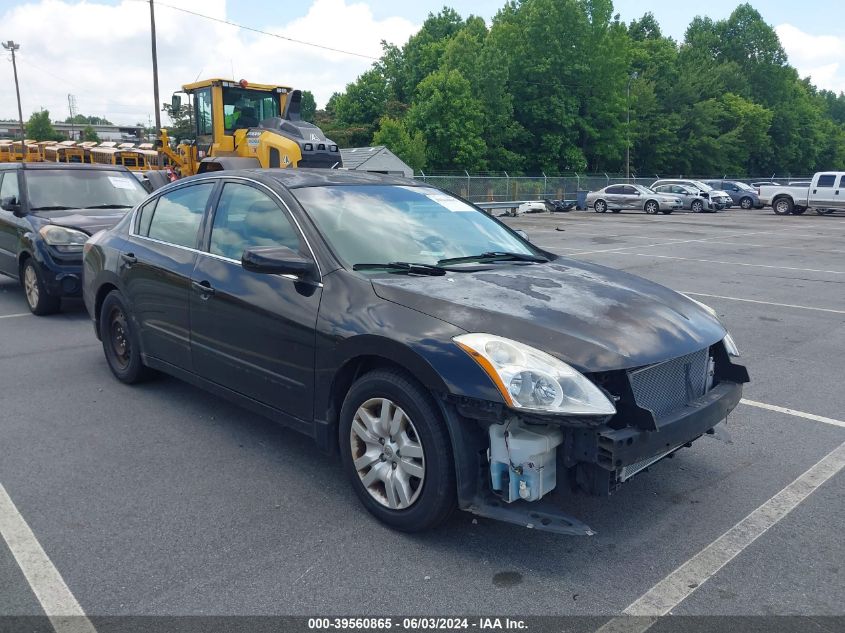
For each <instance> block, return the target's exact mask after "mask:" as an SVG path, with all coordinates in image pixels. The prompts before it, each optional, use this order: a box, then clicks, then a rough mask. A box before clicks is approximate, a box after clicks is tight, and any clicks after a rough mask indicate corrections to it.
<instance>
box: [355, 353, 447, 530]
mask: <svg viewBox="0 0 845 633" xmlns="http://www.w3.org/2000/svg"><path fill="white" fill-rule="evenodd" d="M385 407H386V409H385ZM397 420H398V421H397ZM338 440H339V444H340V455H341V460H342V461H343V467H344V469H345V470H346V472H347V475H348V476H349V479H350V481H351V483H352V488H353V489H354V490H355V494H356V495H358V498H359V499H360V501H361V503H362V504H363V505H364V507H365V508H366V509H367V510H368V511H369V512H370V513H371V514H372V515H373V516H375V517H376V518H377V519H378V520H379V521H381V522H382V523H385V524H387V525H389V526H390V527H392V528H394V529H396V530H400V531H402V532H422V531H424V530H429V529H432V528H434V527H436V526H438V525H440V524H441V523H443V522H444V521H445V520H446V519H447V518H448V517H449V515H450V514H451V513H452V511H453V510H454V509H455V506H456V483H455V462H454V458H453V457H452V444H451V441H450V439H449V433H448V431H447V430H446V424H445V422H444V421H443V419H442V416H441V415H440V412H439V410H438V409H437V406H436V405H435V404H434V402H433V401H432V398H431V395H430V394H429V393H428V392H427V391H426V390H425V389H423V388H422V387H421V386H419V385H418V384H417V383H416V381H414V380H413V379H412V378H410V377H409V376H406V375H405V374H404V373H401V372H399V371H396V370H388V369H379V370H375V371H372V372H370V373H367V374H364V375H363V376H361V377H360V378H359V379H358V380H356V381H355V383H354V384H353V385H352V387H351V388H350V389H349V392H348V393H347V394H346V398H345V399H344V401H343V407H342V408H341V411H340V424H339V425H338ZM403 453H404V454H403ZM415 473H416V474H415Z"/></svg>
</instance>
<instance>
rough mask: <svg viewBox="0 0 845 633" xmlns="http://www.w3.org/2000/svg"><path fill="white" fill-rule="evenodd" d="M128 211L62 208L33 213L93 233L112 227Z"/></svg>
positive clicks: (61, 224)
mask: <svg viewBox="0 0 845 633" xmlns="http://www.w3.org/2000/svg"><path fill="white" fill-rule="evenodd" d="M128 211H129V209H62V210H60V211H35V212H33V215H34V216H36V217H37V218H39V219H40V220H41V221H43V222H46V223H49V224H58V225H59V226H64V227H67V228H69V229H79V230H80V231H85V232H86V233H88V234H89V235H93V234H94V233H96V232H97V231H102V230H103V229H110V228H111V227H113V226H114V225H115V224H117V223H118V222H120V220H121V219H122V218H123V216H125V215H126V213H127V212H128Z"/></svg>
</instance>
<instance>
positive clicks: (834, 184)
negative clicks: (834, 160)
mask: <svg viewBox="0 0 845 633" xmlns="http://www.w3.org/2000/svg"><path fill="white" fill-rule="evenodd" d="M758 193H759V197H760V202H761V203H763V204H764V205H772V209H774V212H775V213H777V214H778V215H788V214H790V213H793V214H795V215H800V214H801V213H804V211H806V210H807V209H810V208H812V209H815V210H816V213H818V214H819V215H824V214H826V213H832V212H834V211H845V171H822V172H819V173H817V174H816V175H815V176H813V180H812V181H811V182H810V186H809V187H806V186H794V185H792V186H787V185H761V186H760V189H759V192H758Z"/></svg>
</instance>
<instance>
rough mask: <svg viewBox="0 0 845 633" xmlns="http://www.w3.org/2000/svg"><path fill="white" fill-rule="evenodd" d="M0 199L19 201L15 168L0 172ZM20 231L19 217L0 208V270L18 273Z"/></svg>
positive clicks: (11, 273) (9, 273)
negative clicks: (12, 198)
mask: <svg viewBox="0 0 845 633" xmlns="http://www.w3.org/2000/svg"><path fill="white" fill-rule="evenodd" d="M0 179H2V180H0V200H2V199H3V198H11V197H14V198H15V199H17V201H18V203H19V204H20V202H21V194H20V187H19V185H18V172H17V170H8V171H5V172H0ZM20 233H21V219H20V218H18V217H16V216H15V214H14V213H12V212H11V211H6V210H5V209H0V272H3V273H5V274H7V275H13V276H17V274H18V240H19V239H20V238H19V235H20Z"/></svg>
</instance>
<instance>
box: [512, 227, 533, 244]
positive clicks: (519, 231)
mask: <svg viewBox="0 0 845 633" xmlns="http://www.w3.org/2000/svg"><path fill="white" fill-rule="evenodd" d="M513 232H514V233H516V234H517V235H519V237H521V238H522V239H524V240H525V241H526V242H530V241H531V238H530V237H528V233H526V232H525V231H523V230H522V229H514V230H513Z"/></svg>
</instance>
